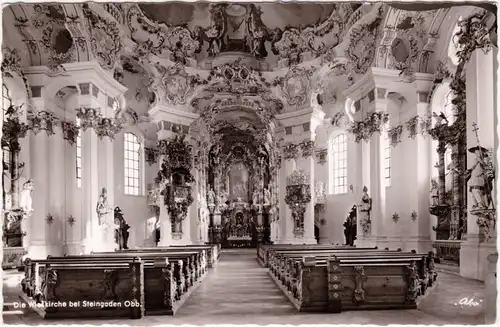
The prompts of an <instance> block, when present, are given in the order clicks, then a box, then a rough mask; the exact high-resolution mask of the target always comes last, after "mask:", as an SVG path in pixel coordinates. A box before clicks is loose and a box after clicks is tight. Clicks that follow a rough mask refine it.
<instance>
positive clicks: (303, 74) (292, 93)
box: [273, 66, 314, 107]
mask: <svg viewBox="0 0 500 327" xmlns="http://www.w3.org/2000/svg"><path fill="white" fill-rule="evenodd" d="M313 73H314V68H312V67H309V68H305V67H300V66H294V67H291V68H290V69H289V70H288V72H287V73H286V75H285V76H284V77H277V78H276V79H275V80H274V83H273V84H274V85H279V86H280V87H281V91H282V92H283V96H284V97H285V99H286V100H287V101H288V104H289V105H291V106H296V107H300V106H303V105H304V104H306V102H307V97H308V93H309V90H310V88H311V86H310V80H311V77H312V75H313Z"/></svg>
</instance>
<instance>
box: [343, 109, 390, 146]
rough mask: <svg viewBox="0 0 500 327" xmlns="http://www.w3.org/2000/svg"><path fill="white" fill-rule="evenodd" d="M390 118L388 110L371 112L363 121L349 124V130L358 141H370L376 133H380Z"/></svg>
mask: <svg viewBox="0 0 500 327" xmlns="http://www.w3.org/2000/svg"><path fill="white" fill-rule="evenodd" d="M388 120H389V114H388V113H386V112H380V111H377V112H371V113H369V114H368V115H367V117H366V118H365V119H363V120H361V121H354V122H352V123H351V124H349V127H348V128H347V132H348V133H351V134H354V136H355V139H354V141H355V142H356V143H359V142H360V141H361V140H365V141H368V140H370V138H371V137H372V135H373V134H374V133H380V132H381V131H382V128H383V126H384V124H385V123H387V121H388Z"/></svg>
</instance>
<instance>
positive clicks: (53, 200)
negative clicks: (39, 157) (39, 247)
mask: <svg viewBox="0 0 500 327" xmlns="http://www.w3.org/2000/svg"><path fill="white" fill-rule="evenodd" d="M53 131H54V133H55V134H54V135H52V136H51V137H50V140H49V143H50V154H49V167H50V169H48V172H49V180H50V184H49V185H47V186H48V188H50V202H49V212H50V214H51V215H52V216H53V218H54V221H53V223H52V224H50V225H48V229H49V240H48V243H49V244H50V246H51V247H53V249H54V251H55V252H54V253H53V254H54V255H62V251H63V247H62V245H63V242H64V235H63V229H64V225H65V221H66V219H65V215H66V212H65V211H66V210H65V209H66V201H65V200H66V199H65V188H66V180H67V176H66V174H65V173H66V170H65V164H66V160H65V153H64V152H65V141H64V138H63V132H62V128H61V126H55V127H54V130H53ZM37 151H38V150H37Z"/></svg>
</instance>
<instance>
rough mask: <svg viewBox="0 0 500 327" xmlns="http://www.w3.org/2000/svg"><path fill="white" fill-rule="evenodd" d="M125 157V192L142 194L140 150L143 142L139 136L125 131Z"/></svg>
mask: <svg viewBox="0 0 500 327" xmlns="http://www.w3.org/2000/svg"><path fill="white" fill-rule="evenodd" d="M124 136H125V144H124V158H125V194H128V195H139V194H140V189H141V188H140V185H141V184H140V180H141V178H140V171H141V169H140V167H141V161H140V157H141V156H140V154H141V153H140V152H141V143H140V142H139V139H138V138H137V136H135V135H134V134H132V133H125V135H124Z"/></svg>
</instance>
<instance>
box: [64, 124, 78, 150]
mask: <svg viewBox="0 0 500 327" xmlns="http://www.w3.org/2000/svg"><path fill="white" fill-rule="evenodd" d="M61 129H62V132H63V138H64V139H65V140H66V141H68V142H69V144H71V145H72V146H73V145H75V144H76V139H77V137H78V134H80V131H79V130H78V126H76V123H74V122H72V121H64V120H63V121H61Z"/></svg>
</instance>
